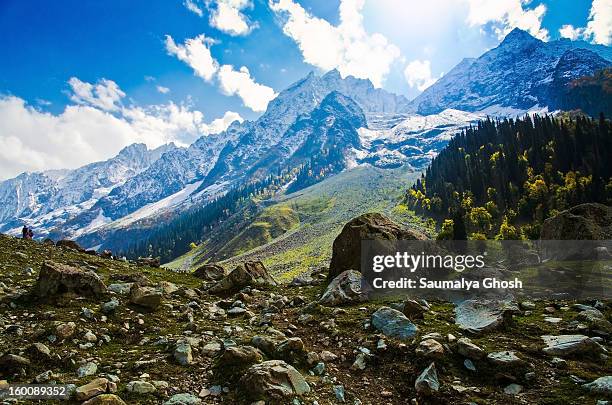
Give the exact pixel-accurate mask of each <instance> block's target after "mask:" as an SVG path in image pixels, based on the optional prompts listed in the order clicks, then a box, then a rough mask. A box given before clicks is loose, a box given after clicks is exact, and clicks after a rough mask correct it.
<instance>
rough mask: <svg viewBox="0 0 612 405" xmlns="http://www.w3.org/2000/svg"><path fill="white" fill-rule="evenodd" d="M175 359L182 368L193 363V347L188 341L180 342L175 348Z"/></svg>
mask: <svg viewBox="0 0 612 405" xmlns="http://www.w3.org/2000/svg"><path fill="white" fill-rule="evenodd" d="M174 359H175V360H176V361H177V362H178V363H179V364H180V365H182V366H186V365H188V364H191V363H193V355H192V351H191V345H190V344H189V342H188V341H186V340H179V341H178V342H177V343H176V347H175V348H174Z"/></svg>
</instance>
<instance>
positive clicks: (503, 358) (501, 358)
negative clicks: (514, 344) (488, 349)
mask: <svg viewBox="0 0 612 405" xmlns="http://www.w3.org/2000/svg"><path fill="white" fill-rule="evenodd" d="M487 360H488V361H489V362H490V363H491V364H493V365H495V366H497V367H504V368H516V367H522V366H524V365H525V361H524V360H522V359H521V358H519V357H518V356H517V355H516V353H515V352H513V351H503V352H493V353H489V355H488V356H487Z"/></svg>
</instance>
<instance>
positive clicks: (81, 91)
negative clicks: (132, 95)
mask: <svg viewBox="0 0 612 405" xmlns="http://www.w3.org/2000/svg"><path fill="white" fill-rule="evenodd" d="M68 84H69V85H70V87H71V88H72V91H73V94H72V95H71V96H70V99H71V100H72V101H74V102H75V103H77V104H90V105H93V106H94V107H98V108H100V109H102V110H105V111H116V110H117V109H119V105H118V103H119V102H120V101H121V99H122V98H123V97H125V93H124V92H123V91H121V89H120V88H119V86H118V85H117V83H115V82H114V81H112V80H107V79H102V80H100V81H99V82H98V83H97V84H90V83H86V82H82V81H80V80H79V79H77V78H76V77H71V78H70V80H68Z"/></svg>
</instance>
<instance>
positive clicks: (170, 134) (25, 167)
mask: <svg viewBox="0 0 612 405" xmlns="http://www.w3.org/2000/svg"><path fill="white" fill-rule="evenodd" d="M73 79H74V80H73ZM73 79H71V80H72V82H73V84H75V86H72V87H73V88H74V89H75V90H74V91H75V93H74V94H72V97H71V99H74V100H75V102H78V103H79V104H75V105H69V106H67V107H66V108H65V110H64V111H63V112H62V113H61V114H57V115H55V114H51V113H47V112H42V111H39V110H37V109H35V108H33V107H32V106H29V105H27V104H26V102H25V101H24V100H23V99H21V98H18V97H14V96H0V179H2V178H9V177H13V176H16V175H17V174H19V173H21V172H23V171H40V170H49V169H61V168H69V169H71V168H76V167H80V166H82V165H84V164H87V163H91V162H94V161H99V160H104V159H108V158H110V157H112V156H114V155H115V154H116V153H117V152H118V151H119V150H121V149H122V148H123V147H125V146H127V145H130V144H132V143H135V142H141V143H145V144H147V146H149V147H151V148H153V147H157V146H160V145H163V144H166V143H169V142H175V143H177V144H178V145H187V144H190V143H191V142H193V141H194V140H195V139H197V138H198V137H200V136H203V135H207V134H212V133H218V132H222V131H223V130H225V129H226V128H227V127H228V126H229V125H230V124H231V122H233V121H235V120H238V121H240V122H242V117H240V115H239V114H237V113H235V112H232V111H228V112H226V113H225V114H224V115H223V117H222V118H217V119H215V120H213V121H212V122H210V123H207V122H205V121H204V114H202V112H200V111H197V110H192V109H191V108H189V107H188V106H185V105H176V104H174V103H172V102H170V103H168V104H161V105H152V106H148V107H138V106H134V105H131V106H128V107H125V106H118V105H117V104H116V103H112V104H109V103H108V102H106V103H104V102H101V101H100V100H101V99H100V97H99V95H98V93H96V90H95V87H96V86H95V85H91V84H89V83H85V82H82V81H80V80H78V79H76V78H73ZM109 82H111V81H105V80H102V81H100V83H109ZM111 87H112V86H111ZM87 89H91V91H90V92H89V93H88V92H87V91H86V90H87ZM76 91H78V92H79V93H78V94H79V95H78V96H77V93H76ZM115 91H116V92H117V93H118V92H121V90H120V89H119V87H118V86H117V88H115ZM102 93H103V92H102ZM90 94H91V97H89V99H85V98H84V96H88V95H90ZM103 94H104V93H103ZM121 94H124V93H123V92H121ZM102 99H103V100H105V98H104V97H102ZM109 105H112V106H114V108H113V111H109V110H110V109H109V108H108V107H109Z"/></svg>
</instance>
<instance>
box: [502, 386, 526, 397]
mask: <svg viewBox="0 0 612 405" xmlns="http://www.w3.org/2000/svg"><path fill="white" fill-rule="evenodd" d="M522 390H523V386H522V385H518V384H510V385H508V386H506V388H504V392H505V393H506V394H508V395H517V394H519V393H520V392H521V391H522Z"/></svg>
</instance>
